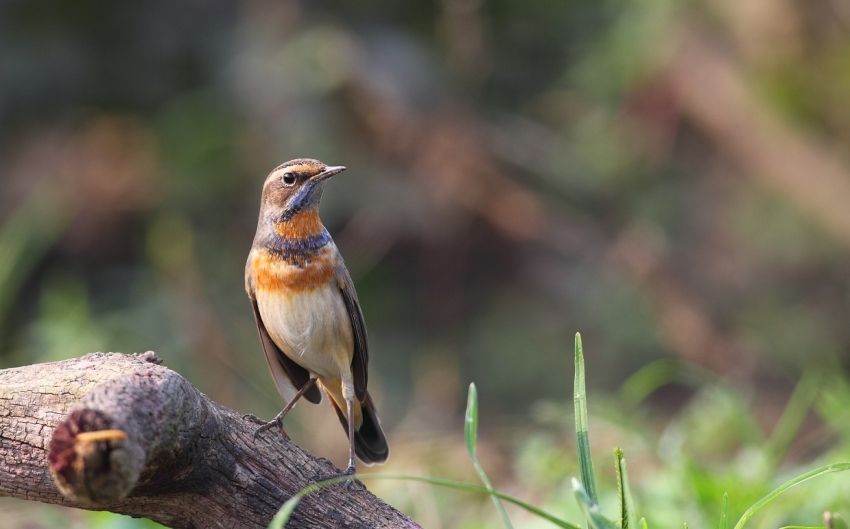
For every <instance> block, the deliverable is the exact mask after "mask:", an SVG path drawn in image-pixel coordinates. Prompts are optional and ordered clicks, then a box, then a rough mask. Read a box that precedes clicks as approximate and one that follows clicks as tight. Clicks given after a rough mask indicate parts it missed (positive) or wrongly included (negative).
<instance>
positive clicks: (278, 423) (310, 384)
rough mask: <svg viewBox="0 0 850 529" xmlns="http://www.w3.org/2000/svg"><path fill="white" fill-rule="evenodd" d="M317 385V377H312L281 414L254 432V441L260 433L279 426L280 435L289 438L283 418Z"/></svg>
mask: <svg viewBox="0 0 850 529" xmlns="http://www.w3.org/2000/svg"><path fill="white" fill-rule="evenodd" d="M315 383H316V377H310V380H308V381H307V382H306V383H305V384H304V385H303V386H301V389H299V390H298V392H297V393H296V394H295V396H293V397H292V399H291V400H290V401H289V402H288V403H287V404H286V406H284V408H283V409H282V410H280V413H278V414H277V415H275V417H274V419H272V420H270V421H269V422H267V423H265V424H263V425H262V426H260V427H259V428H257V429H256V430H254V439H256V438H257V436H258V435H259V434H260V433H262V432H264V431H266V430H270V429H272V428H274V427H275V426H279V427H280V433H282V434H283V436H284V437H288V436H287V435H286V431H285V430H284V429H283V418H284V417H286V414H287V413H289V412H290V410H292V408H294V407H295V403H296V402H298V400H299V399H300V398H301V397H303V396H304V394H305V393H307V391H308V390H309V389H310V388H312V387H313V384H315Z"/></svg>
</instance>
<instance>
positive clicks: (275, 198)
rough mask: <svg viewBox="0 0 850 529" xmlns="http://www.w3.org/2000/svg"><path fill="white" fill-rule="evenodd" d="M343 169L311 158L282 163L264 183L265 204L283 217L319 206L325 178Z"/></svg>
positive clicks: (275, 213)
mask: <svg viewBox="0 0 850 529" xmlns="http://www.w3.org/2000/svg"><path fill="white" fill-rule="evenodd" d="M342 171H345V167H343V166H336V167H334V166H328V165H326V164H324V163H322V162H320V161H319V160H312V159H309V158H299V159H296V160H290V161H288V162H286V163H283V164H280V165H279V166H277V167H275V168H274V170H273V171H272V172H271V173H269V176H268V177H267V178H266V182H265V183H264V184H263V198H262V207H263V209H264V210H266V212H267V213H268V214H270V215H273V216H274V217H276V218H281V219H285V218H286V217H292V216H294V215H295V214H297V213H298V212H300V211H304V210H305V209H308V208H311V207H316V206H318V204H319V200H320V199H321V198H322V187H323V186H324V184H325V181H327V179H328V178H330V177H331V176H333V175H335V174H337V173H341V172H342Z"/></svg>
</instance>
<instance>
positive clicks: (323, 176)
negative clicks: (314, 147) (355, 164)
mask: <svg viewBox="0 0 850 529" xmlns="http://www.w3.org/2000/svg"><path fill="white" fill-rule="evenodd" d="M345 169H346V168H345V166H343V165H337V166H336V167H325V170H324V171H322V172H321V173H319V174H317V175H315V176H314V177H313V178H311V180H313V181H315V182H321V181H322V180H327V179H328V178H330V177H332V176H333V175H335V174H339V173H341V172H343V171H345Z"/></svg>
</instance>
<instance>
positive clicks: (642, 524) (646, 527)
mask: <svg viewBox="0 0 850 529" xmlns="http://www.w3.org/2000/svg"><path fill="white" fill-rule="evenodd" d="M638 525H639V526H640V529H649V524H648V523H646V518H644V517H643V516H641V518H640V520H638Z"/></svg>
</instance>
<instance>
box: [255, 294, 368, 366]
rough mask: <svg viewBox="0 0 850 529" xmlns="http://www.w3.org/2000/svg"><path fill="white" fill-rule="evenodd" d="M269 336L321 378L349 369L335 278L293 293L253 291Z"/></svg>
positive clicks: (346, 326) (349, 345) (347, 324)
mask: <svg viewBox="0 0 850 529" xmlns="http://www.w3.org/2000/svg"><path fill="white" fill-rule="evenodd" d="M256 298H257V305H258V307H259V309H260V316H261V317H262V319H263V323H264V324H265V326H266V330H267V331H268V333H269V336H270V337H271V339H272V340H273V341H274V343H275V344H277V346H278V347H279V348H280V350H281V351H283V353H284V354H285V355H286V356H288V357H289V358H290V359H292V360H293V361H295V362H296V363H297V364H299V365H301V366H302V367H304V368H306V369H307V370H308V371H311V372H312V373H314V374H316V375H318V376H320V377H322V378H338V377H342V376H345V375H347V374H348V373H349V372H350V369H351V359H352V354H353V349H354V345H353V344H354V342H353V339H352V331H351V321H350V320H349V319H348V312H347V311H346V308H345V303H344V302H343V300H342V296H341V295H340V293H339V289H338V287H337V286H336V283H335V282H332V283H330V284H328V285H326V286H323V287H319V288H315V289H310V290H305V291H301V292H297V293H287V294H284V293H271V292H267V291H265V292H264V291H258V292H257V293H256Z"/></svg>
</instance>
